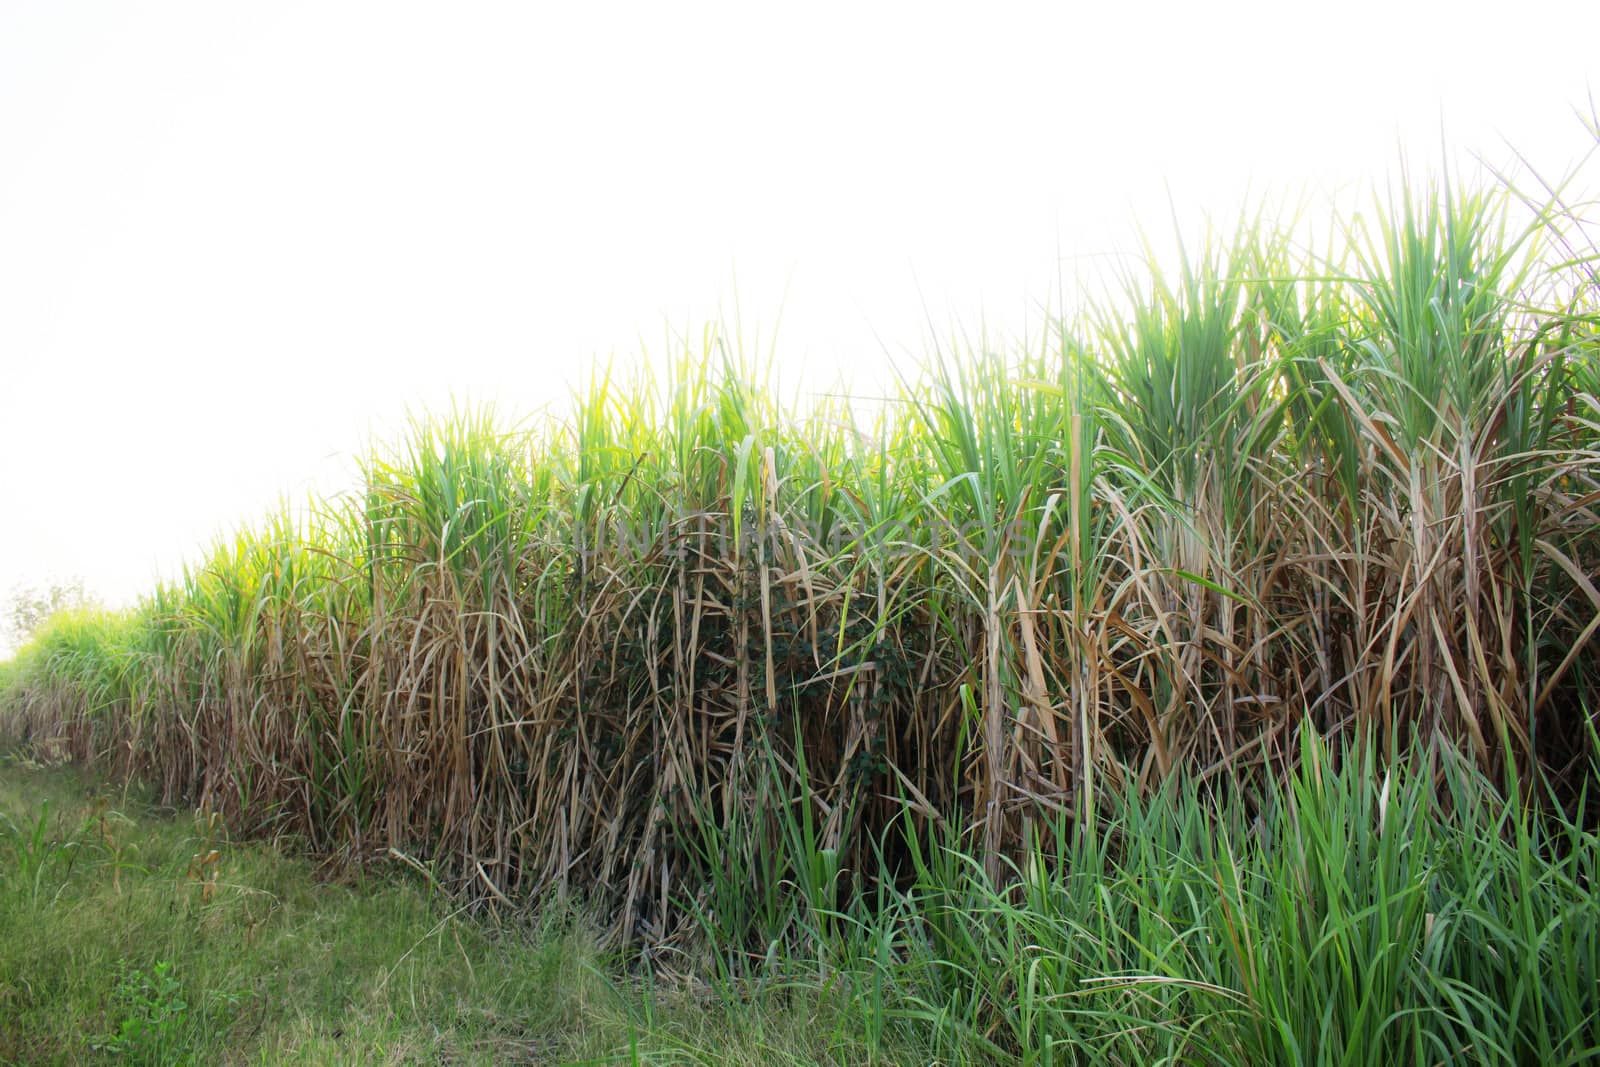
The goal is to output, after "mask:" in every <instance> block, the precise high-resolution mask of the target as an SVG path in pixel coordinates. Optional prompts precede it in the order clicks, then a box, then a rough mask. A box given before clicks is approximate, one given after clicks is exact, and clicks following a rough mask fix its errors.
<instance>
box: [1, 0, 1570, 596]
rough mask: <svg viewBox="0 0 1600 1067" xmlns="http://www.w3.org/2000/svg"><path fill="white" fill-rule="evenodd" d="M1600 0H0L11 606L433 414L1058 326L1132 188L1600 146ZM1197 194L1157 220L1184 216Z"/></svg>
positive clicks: (863, 383) (93, 576)
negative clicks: (1582, 118) (1063, 289)
mask: <svg viewBox="0 0 1600 1067" xmlns="http://www.w3.org/2000/svg"><path fill="white" fill-rule="evenodd" d="M1596 41H1600V4H1596V3H1592V2H1591V3H1570V4H1548V3H1547V4H1539V3H1531V4H1520V5H1507V4H1504V3H1496V4H1493V5H1489V4H1484V5H1481V6H1476V5H1473V4H1470V3H1459V2H1457V3H1428V4H1411V5H1408V4H1404V3H1383V4H1371V3H1366V2H1357V3H1348V2H1339V3H1320V4H1305V3H1285V2H1282V0H1277V2H1272V3H1260V4H1248V5H1241V4H1227V3H1222V4H1192V3H1189V4H1182V5H1175V6H1173V7H1172V8H1171V9H1170V10H1167V9H1164V8H1162V7H1161V6H1159V5H1156V4H1152V3H1133V4H1112V3H1097V4H1076V3H1065V4H1054V5H1032V6H1020V5H1002V4H990V3H984V4H968V5H962V6H959V7H956V6H949V7H946V6H942V5H930V4H926V3H919V4H913V5H903V6H902V5H877V4H863V3H847V4H838V5H831V4H815V3H806V4H798V3H795V4H786V5H769V4H759V3H748V2H746V3H737V4H728V5H724V6H714V7H713V6H700V5H696V6H693V7H692V8H686V7H685V6H684V5H678V4H648V5H639V6H637V7H618V6H612V5H602V4H589V3H563V4H534V3H519V4H505V5H495V4H454V3H452V4H433V5H409V4H396V3H381V4H377V3H374V4H335V3H327V2H317V3H307V4H297V3H287V2H283V0H277V2H274V3H271V4H252V5H245V4H218V3H214V2H195V3H181V4H180V3H164V4H132V3H122V2H115V3H105V4H89V3H69V2H63V0H42V2H37V3H32V2H20V0H12V2H10V3H7V4H5V5H4V6H3V7H0V489H3V492H4V499H5V512H4V521H3V522H0V593H3V592H4V591H5V590H6V589H7V588H9V587H10V586H11V585H12V584H13V583H15V582H18V581H22V580H27V579H40V578H44V577H47V576H49V575H71V574H77V575H82V576H83V578H84V579H85V580H86V582H87V583H88V585H89V587H90V588H91V589H94V590H97V591H99V592H100V593H101V594H102V595H103V596H104V597H106V598H107V599H108V600H111V601H112V602H120V601H127V600H129V599H131V598H132V597H133V596H135V595H136V594H137V593H139V592H140V591H142V590H144V589H146V588H148V587H149V585H150V584H151V582H152V580H153V579H154V577H155V576H156V575H157V574H158V573H172V572H173V571H174V570H175V568H176V567H177V566H178V565H179V564H180V562H181V561H183V560H185V559H194V558H196V557H197V555H198V554H199V552H200V550H201V546H203V545H204V543H205V542H207V541H208V540H209V539H210V538H211V536H212V535H213V534H214V533H215V532H217V531H220V530H223V529H226V528H228V527H230V526H233V525H235V524H237V523H239V522H241V521H246V520H250V519H253V518H254V517H255V516H257V515H259V514H261V513H262V512H264V511H265V510H266V509H267V508H268V506H269V505H270V504H271V503H272V502H273V501H274V500H275V499H276V498H277V497H278V496H279V495H280V494H285V493H286V494H289V495H291V496H300V495H303V494H304V493H305V492H307V491H308V490H311V489H328V488H336V487H339V486H342V485H343V484H345V481H346V479H347V477H348V471H349V458H350V456H351V455H352V454H353V453H356V452H358V451H360V449H361V448H362V445H363V442H364V441H365V440H367V439H368V437H369V436H370V435H372V434H374V433H376V434H380V435H384V434H388V433H391V432H392V431H393V428H394V427H395V426H396V425H397V424H398V423H399V422H400V420H401V419H402V417H403V414H404V412H405V411H406V409H407V408H408V407H412V408H430V407H431V408H435V409H439V408H446V407H448V406H449V404H450V401H451V398H452V397H458V398H466V399H474V400H493V401H495V402H496V404H497V405H498V406H499V407H500V408H501V410H502V411H503V412H505V413H507V414H510V415H523V414H527V413H529V412H531V411H533V410H535V409H537V408H539V407H540V406H541V405H544V404H547V403H550V402H553V401H560V400H561V399H562V398H563V397H564V396H565V393H566V387H567V385H568V383H570V382H573V381H575V380H576V378H577V377H578V376H579V374H580V372H581V368H582V367H583V366H584V365H585V363H586V360H587V358H588V357H590V356H594V355H598V356H601V357H604V356H606V355H608V354H612V353H614V354H615V355H616V357H617V361H618V363H619V364H621V365H626V364H627V363H629V362H631V361H635V360H643V359H648V358H652V355H655V356H659V355H660V354H661V353H662V352H663V351H664V350H665V344H664V340H663V339H664V338H665V337H666V336H667V334H668V332H669V330H672V329H677V330H682V329H683V328H685V327H698V326H699V325H700V324H703V323H704V322H706V321H708V320H710V319H714V318H716V317H717V316H718V315H719V313H720V314H723V315H725V316H727V317H730V318H731V316H732V313H733V305H734V295H735V282H736V283H737V296H738V303H739V305H740V309H741V311H742V320H743V323H744V326H745V329H746V332H747V333H749V332H753V330H754V327H756V326H757V325H759V326H760V327H761V329H762V333H763V334H766V333H767V332H769V331H770V329H771V327H772V325H773V323H774V321H775V319H776V318H777V315H778V312H779V310H780V308H781V310H782V312H783V323H782V328H781V331H780V333H779V346H778V352H779V359H780V364H781V365H782V366H783V367H785V368H798V367H804V368H805V370H806V372H807V374H809V375H810V376H811V378H810V380H814V381H822V382H824V384H826V380H827V379H831V378H832V377H834V376H835V375H836V374H839V373H841V372H848V373H850V374H851V375H852V376H853V378H854V380H855V381H856V383H857V385H858V386H860V387H862V388H870V387H871V386H872V383H873V382H875V381H877V380H878V379H879V378H881V377H882V376H883V374H884V366H885V364H884V360H883V356H882V353H883V351H884V349H887V350H888V351H890V352H892V353H906V352H918V351H921V350H923V348H924V345H923V338H924V337H925V335H926V333H927V329H928V326H927V323H928V313H929V312H931V315H932V318H933V320H934V322H935V324H936V326H937V327H938V328H939V329H940V330H941V331H943V330H945V329H946V328H948V327H949V325H950V324H951V323H953V322H956V321H960V322H962V323H965V324H968V325H972V324H975V323H976V322H977V320H978V318H979V317H980V315H981V316H983V317H984V318H985V319H986V320H987V321H988V322H989V323H990V324H991V325H992V326H994V327H996V328H999V329H1001V330H1007V329H1016V328H1019V327H1020V326H1021V325H1022V324H1023V323H1025V322H1028V321H1030V318H1031V320H1032V321H1033V323H1034V324H1035V325H1037V321H1038V319H1037V310H1036V309H1037V307H1038V306H1039V304H1040V302H1041V301H1043V300H1045V299H1047V298H1049V297H1050V296H1051V295H1052V294H1053V293H1054V292H1055V291H1056V288H1057V284H1058V281H1059V280H1060V279H1061V278H1066V279H1067V280H1068V282H1069V283H1070V281H1071V279H1072V278H1073V277H1074V276H1075V274H1076V273H1079V272H1081V267H1080V265H1081V264H1083V263H1088V262H1094V261H1095V257H1097V256H1100V255H1102V254H1106V253H1117V252H1122V251H1126V250H1127V249H1129V248H1130V246H1131V245H1132V243H1133V242H1132V238H1133V229H1132V219H1133V218H1134V217H1135V216H1137V217H1138V218H1139V219H1141V220H1143V221H1144V222H1145V223H1146V224H1147V225H1148V226H1149V227H1150V228H1151V229H1153V230H1155V231H1157V232H1159V231H1161V230H1162V228H1163V227H1165V226H1166V225H1167V222H1166V220H1167V219H1168V217H1169V215H1170V211H1171V210H1173V209H1175V210H1176V211H1177V212H1178V214H1179V216H1180V218H1183V219H1185V220H1192V219H1194V218H1195V217H1197V213H1198V212H1199V211H1200V210H1201V209H1202V208H1203V209H1205V210H1208V211H1210V212H1211V213H1213V214H1215V215H1217V216H1219V217H1221V218H1227V217H1228V216H1229V215H1230V214H1231V213H1232V212H1234V211H1235V210H1236V208H1237V207H1238V206H1239V205H1240V204H1241V203H1242V202H1243V201H1244V200H1245V198H1246V195H1247V193H1251V194H1259V193H1261V192H1266V191H1286V192H1291V193H1292V192H1298V191H1300V190H1303V189H1309V190H1311V191H1312V192H1311V195H1312V196H1313V198H1315V197H1316V196H1318V195H1323V194H1319V193H1318V192H1316V190H1322V191H1323V193H1326V191H1329V190H1335V189H1339V188H1344V187H1348V186H1351V185H1357V186H1364V185H1365V184H1366V183H1368V182H1372V181H1382V180H1383V179H1384V177H1385V175H1386V174H1388V173H1390V172H1392V171H1393V169H1394V165H1395V162H1396V160H1397V158H1398V152H1399V150H1400V149H1401V148H1402V147H1403V148H1404V150H1405V151H1406V153H1407V154H1408V155H1409V156H1410V157H1411V159H1412V161H1413V162H1414V163H1415V164H1418V165H1420V166H1422V167H1424V168H1425V167H1427V166H1431V165H1434V164H1435V163H1436V162H1437V161H1438V160H1439V159H1440V158H1441V157H1442V151H1443V150H1442V149H1441V147H1440V146H1441V138H1442V137H1443V138H1445V139H1447V140H1448V143H1449V145H1450V146H1451V149H1452V151H1453V152H1454V153H1456V154H1458V155H1459V156H1462V157H1465V156H1467V155H1470V154H1478V155H1482V156H1486V157H1487V158H1489V159H1490V160H1492V161H1495V162H1497V163H1502V162H1508V161H1509V160H1510V159H1511V158H1512V157H1511V152H1510V151H1509V150H1508V148H1507V144H1508V143H1509V144H1510V145H1511V146H1514V147H1515V148H1516V149H1518V150H1520V151H1521V152H1523V153H1524V154H1526V155H1527V156H1528V157H1529V158H1530V159H1531V160H1532V161H1533V162H1534V163H1535V164H1536V165H1537V166H1538V167H1539V169H1540V170H1541V172H1542V173H1546V174H1549V175H1558V174H1560V173H1563V172H1564V171H1565V169H1566V168H1567V167H1569V166H1570V165H1571V164H1572V163H1573V162H1574V161H1575V160H1576V159H1577V158H1579V157H1580V156H1581V155H1583V154H1584V153H1585V152H1586V151H1588V150H1590V149H1592V148H1593V147H1594V142H1593V139H1592V138H1590V137H1588V136H1587V135H1586V134H1585V133H1584V130H1583V128H1582V126H1581V124H1580V123H1579V122H1578V120H1577V119H1576V118H1575V117H1574V114H1573V112H1574V110H1575V109H1576V110H1582V111H1588V110H1589V108H1590V107H1591V105H1590V102H1589V94H1590V92H1591V78H1592V70H1593V65H1594V64H1595V62H1596V60H1595V56H1596V54H1597V53H1596V51H1595V43H1596ZM1169 195H1170V198H1171V199H1170V203H1171V205H1172V206H1171V208H1169Z"/></svg>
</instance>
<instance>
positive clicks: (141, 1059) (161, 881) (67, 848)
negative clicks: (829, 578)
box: [0, 761, 857, 1065]
mask: <svg viewBox="0 0 1600 1067" xmlns="http://www.w3.org/2000/svg"><path fill="white" fill-rule="evenodd" d="M394 868H395V869H394V870H392V871H387V872H384V873H374V872H368V873H367V874H366V875H364V876H361V877H360V878H359V880H356V881H350V880H338V879H330V878H327V877H323V876H321V874H320V873H319V871H318V869H317V867H316V866H314V865H313V864H312V863H311V862H310V861H308V860H306V859H304V858H298V857H294V856H287V855H284V854H282V853H281V852H280V851H278V850H277V849H275V848H274V847H272V846H270V845H268V844H263V843H259V842H252V843H249V844H241V843H237V842H234V841H232V840H230V838H229V837H228V834H227V833H226V830H225V828H224V827H223V826H222V825H221V824H220V822H219V821H217V820H214V819H212V818H209V817H206V816H197V815H195V814H194V813H172V812H163V811H160V810H157V809H155V808H153V807H151V806H150V805H149V804H147V803H146V802H145V800H144V799H143V796H142V794H141V793H140V792H139V791H137V790H133V791H125V790H123V789H120V788H112V787H109V786H107V785H105V784H104V783H101V782H97V781H96V780H94V779H92V778H88V777H85V776H83V775H81V774H79V773H78V772H76V771H72V770H69V769H64V768H55V769H45V768H41V767H39V766H38V765H29V764H27V763H23V762H19V761H11V762H5V763H0V1063H28V1064H33V1063H94V1062H107V1063H130V1064H160V1065H171V1064H185V1063H192V1064H227V1063H239V1064H243V1063H271V1064H276V1063H339V1064H361V1063H374V1064H377V1063H382V1064H400V1063H428V1064H434V1063H462V1064H466V1063H628V1062H651V1063H664V1062H684V1063H758V1062H778V1063H783V1062H790V1063H811V1062H848V1061H850V1060H852V1059H855V1058H857V1057H855V1056H853V1055H851V1054H850V1049H851V1047H852V1046H851V1045H850V1043H849V1042H848V1041H846V1040H842V1035H840V1034H839V1033H837V1032H835V1031H836V1030H837V1026H836V1025H822V1027H821V1030H820V1032H819V1031H818V1030H816V1029H815V1028H814V1026H813V1024H814V1023H815V1020H816V1018H817V1017H818V1015H819V1013H821V1014H822V1015H823V1016H824V1017H825V1015H826V1012H827V1011H828V1010H829V1009H828V1008H827V1006H826V1004H825V1003H824V1000H825V998H823V997H821V996H812V997H806V998H804V999H805V1001H806V1002H807V1003H806V1005H805V1006H804V1007H803V1009H802V1008H800V1007H795V1006H794V1005H792V1004H790V1003H789V1002H788V1000H789V998H787V997H784V998H781V1002H780V1001H779V1000H769V1001H768V1002H766V1004H765V1005H764V1007H763V1008H762V1009H761V1010H760V1011H753V1010H749V1009H746V1008H741V1009H739V1010H737V1011H734V1012H731V1013H730V1012H729V1011H728V1010H727V1009H726V1007H725V1006H724V1003H723V1001H721V1000H719V999H716V998H710V997H708V996H707V994H705V992H704V991H702V993H701V994H699V995H696V994H695V993H694V992H693V990H692V989H691V988H690V987H687V986H681V985H680V986H668V985H666V984H664V983H660V982H657V983H649V984H646V983H643V982H639V981H635V980H633V979H630V978H627V977H626V976H625V975H624V974H623V972H622V971H621V970H620V969H618V968H617V966H616V965H615V962H614V961H613V960H612V959H610V958H609V957H607V956H606V955H605V954H604V953H602V952H600V951H599V950H598V949H597V948H596V946H595V941H594V938H593V937H592V936H591V935H590V934H589V933H588V931H587V929H586V927H585V925H584V924H583V923H582V921H581V920H579V919H577V918H574V917H573V916H572V915H571V914H570V913H569V912H567V911H565V910H563V909H553V910H552V911H551V913H550V914H549V915H548V916H547V917H546V918H545V919H543V920H542V921H539V922H533V923H531V924H530V923H527V922H519V923H510V922H507V923H501V924H498V925H497V924H495V923H493V922H490V921H488V920H482V919H476V918H473V917H469V916H466V915H464V914H462V912H461V911H460V908H459V905H458V904H455V903H453V902H451V901H449V900H447V899H445V898H444V897H442V896H441V895H440V894H439V893H438V892H437V891H435V890H434V889H432V888H431V887H430V886H429V885H428V884H427V880H426V879H424V878H423V877H422V876H420V875H418V874H416V873H415V872H413V871H411V870H410V869H409V868H407V867H405V866H404V865H402V864H398V863H396V864H395V865H394ZM830 1046H831V1047H830Z"/></svg>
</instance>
